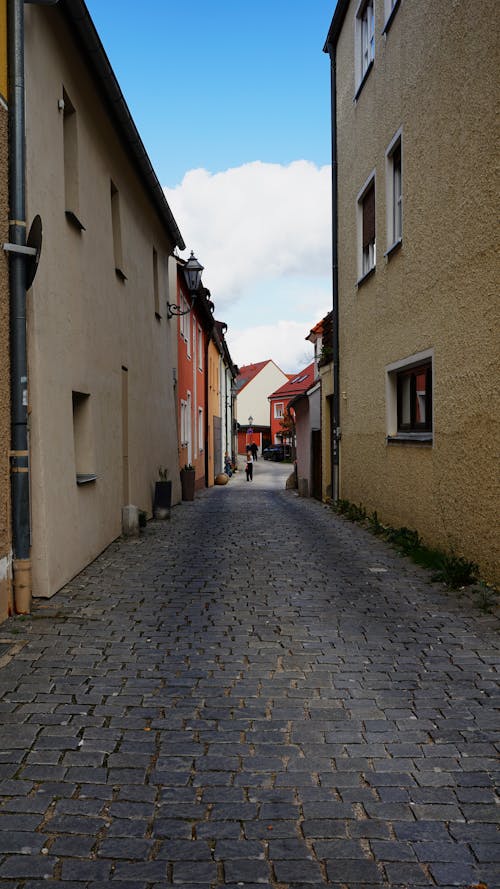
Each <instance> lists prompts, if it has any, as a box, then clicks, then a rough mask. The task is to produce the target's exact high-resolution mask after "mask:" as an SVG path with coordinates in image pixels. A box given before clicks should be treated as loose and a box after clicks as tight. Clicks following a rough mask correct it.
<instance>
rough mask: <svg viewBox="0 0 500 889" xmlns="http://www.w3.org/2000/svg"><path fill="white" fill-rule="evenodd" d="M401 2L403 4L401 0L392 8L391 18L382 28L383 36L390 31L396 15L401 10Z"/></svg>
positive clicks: (397, 0) (389, 17)
mask: <svg viewBox="0 0 500 889" xmlns="http://www.w3.org/2000/svg"><path fill="white" fill-rule="evenodd" d="M400 2H401V0H396V2H395V4H394V6H393V7H392V9H391V11H390V13H389V16H388V18H387V21H386V23H385V25H384V27H383V28H382V34H387V33H388V31H389V30H390V27H391V25H392V23H393V21H394V16H395V15H396V13H397V11H398V9H399V4H400Z"/></svg>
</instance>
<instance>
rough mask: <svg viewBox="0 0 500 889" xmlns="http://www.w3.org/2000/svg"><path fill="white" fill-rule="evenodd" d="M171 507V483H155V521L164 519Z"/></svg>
mask: <svg viewBox="0 0 500 889" xmlns="http://www.w3.org/2000/svg"><path fill="white" fill-rule="evenodd" d="M171 506H172V482H156V484H155V499H154V503H153V515H154V517H155V519H164V518H166V517H167V515H169V514H170V507H171Z"/></svg>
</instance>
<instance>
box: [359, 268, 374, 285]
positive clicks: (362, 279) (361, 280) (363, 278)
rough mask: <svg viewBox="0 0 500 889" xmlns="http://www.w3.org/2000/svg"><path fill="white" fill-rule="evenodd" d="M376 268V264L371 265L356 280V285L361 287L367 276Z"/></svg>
mask: <svg viewBox="0 0 500 889" xmlns="http://www.w3.org/2000/svg"><path fill="white" fill-rule="evenodd" d="M376 268H377V266H376V265H372V267H371V269H370V270H369V271H368V272H365V274H364V275H362V277H361V278H359V279H358V280H357V281H356V287H358V288H359V287H362V286H363V284H364V283H365V281H368V278H371V276H372V275H374V274H375V270H376Z"/></svg>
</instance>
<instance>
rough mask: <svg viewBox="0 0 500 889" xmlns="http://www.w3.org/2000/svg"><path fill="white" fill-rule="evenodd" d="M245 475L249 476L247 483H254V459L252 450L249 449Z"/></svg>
mask: <svg viewBox="0 0 500 889" xmlns="http://www.w3.org/2000/svg"><path fill="white" fill-rule="evenodd" d="M245 473H246V476H247V482H251V481H253V457H252V451H251V449H250V448H247V462H246V464H245Z"/></svg>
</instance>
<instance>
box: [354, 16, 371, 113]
mask: <svg viewBox="0 0 500 889" xmlns="http://www.w3.org/2000/svg"><path fill="white" fill-rule="evenodd" d="M355 40H356V47H355V50H356V52H355V55H356V60H357V63H356V70H357V83H358V92H357V93H356V97H357V95H358V94H359V91H360V90H361V87H362V86H363V83H364V81H365V78H366V76H367V74H368V72H369V71H370V69H371V66H372V63H373V60H374V58H375V14H374V8H373V0H363V2H362V3H360V5H359V7H358V11H357V13H356V21H355Z"/></svg>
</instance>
